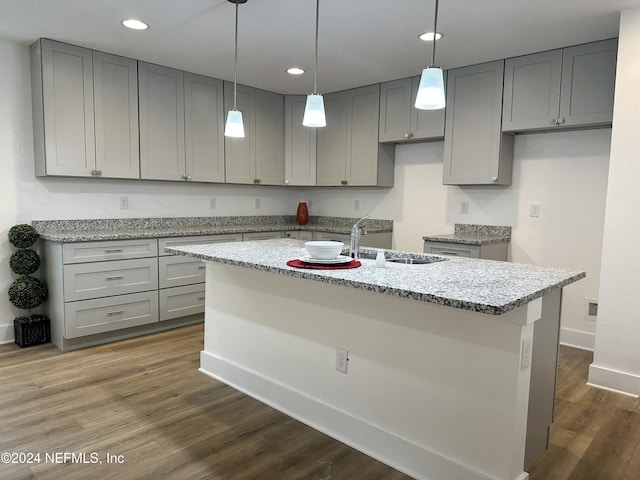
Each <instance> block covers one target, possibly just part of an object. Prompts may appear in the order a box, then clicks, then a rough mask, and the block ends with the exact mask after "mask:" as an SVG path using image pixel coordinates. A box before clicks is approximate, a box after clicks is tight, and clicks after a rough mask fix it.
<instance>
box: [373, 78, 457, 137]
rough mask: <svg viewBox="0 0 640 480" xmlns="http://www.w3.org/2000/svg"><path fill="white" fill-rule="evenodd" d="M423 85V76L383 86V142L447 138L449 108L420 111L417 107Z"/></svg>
mask: <svg viewBox="0 0 640 480" xmlns="http://www.w3.org/2000/svg"><path fill="white" fill-rule="evenodd" d="M445 81H446V77H445ZM419 85H420V77H419V76H417V77H410V78H402V79H400V80H394V81H391V82H386V83H383V84H381V85H380V126H379V141H380V142H394V143H398V142H403V143H404V142H412V141H422V140H441V139H442V138H443V137H444V118H445V115H444V114H445V109H444V108H443V109H440V110H420V109H418V108H416V107H415V106H414V105H415V102H416V94H417V93H418V86H419Z"/></svg>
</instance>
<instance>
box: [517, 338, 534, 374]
mask: <svg viewBox="0 0 640 480" xmlns="http://www.w3.org/2000/svg"><path fill="white" fill-rule="evenodd" d="M532 344H533V338H532V337H527V338H525V339H523V340H522V350H521V353H520V370H524V369H525V368H527V367H528V366H529V365H531V346H532Z"/></svg>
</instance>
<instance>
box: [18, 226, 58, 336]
mask: <svg viewBox="0 0 640 480" xmlns="http://www.w3.org/2000/svg"><path fill="white" fill-rule="evenodd" d="M8 237H9V242H10V243H11V244H12V245H13V246H14V247H16V248H17V249H18V250H17V251H16V252H14V253H13V254H12V255H11V257H10V258H9V267H10V268H11V270H12V271H13V273H16V274H18V275H21V276H20V277H18V278H17V279H16V280H15V281H14V282H13V283H12V284H11V285H10V286H9V301H10V302H11V303H12V304H13V305H14V306H15V307H17V308H20V309H22V310H28V311H29V316H20V317H17V318H15V319H14V321H13V326H14V332H15V341H16V343H17V344H18V345H19V346H21V347H27V346H30V345H37V344H39V343H45V342H49V341H50V340H51V333H50V324H49V319H48V318H47V317H46V316H44V315H36V314H33V313H32V312H31V310H32V309H34V308H37V307H39V306H40V305H42V303H43V302H44V301H45V300H46V299H47V295H48V291H47V285H46V284H45V283H44V282H43V281H42V280H40V279H39V278H36V277H32V276H30V275H31V274H32V273H35V272H36V271H37V270H38V268H39V267H40V256H39V255H38V254H37V253H36V252H35V251H33V250H31V249H30V248H29V247H31V246H32V245H33V244H34V243H35V242H36V241H37V240H38V238H39V235H38V232H36V230H35V229H34V228H33V227H32V226H31V225H27V224H20V225H15V226H13V227H11V228H10V229H9V234H8Z"/></svg>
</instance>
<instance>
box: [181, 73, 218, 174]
mask: <svg viewBox="0 0 640 480" xmlns="http://www.w3.org/2000/svg"><path fill="white" fill-rule="evenodd" d="M222 88H223V87H222V80H217V79H215V78H209V77H203V76H201V75H195V74H193V73H184V130H185V162H186V167H185V174H186V176H187V177H188V180H192V181H194V182H224V137H223V134H224V105H223V103H224V102H223V98H224V96H223V90H222Z"/></svg>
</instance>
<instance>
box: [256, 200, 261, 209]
mask: <svg viewBox="0 0 640 480" xmlns="http://www.w3.org/2000/svg"><path fill="white" fill-rule="evenodd" d="M255 205H256V210H260V199H259V198H256V203H255Z"/></svg>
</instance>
